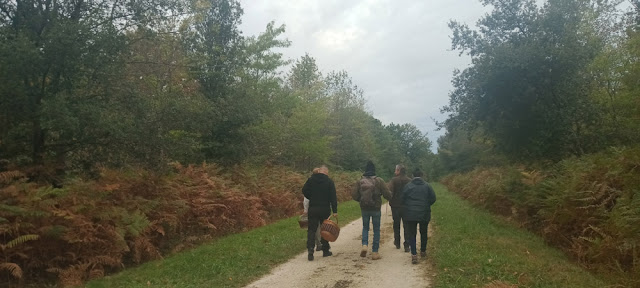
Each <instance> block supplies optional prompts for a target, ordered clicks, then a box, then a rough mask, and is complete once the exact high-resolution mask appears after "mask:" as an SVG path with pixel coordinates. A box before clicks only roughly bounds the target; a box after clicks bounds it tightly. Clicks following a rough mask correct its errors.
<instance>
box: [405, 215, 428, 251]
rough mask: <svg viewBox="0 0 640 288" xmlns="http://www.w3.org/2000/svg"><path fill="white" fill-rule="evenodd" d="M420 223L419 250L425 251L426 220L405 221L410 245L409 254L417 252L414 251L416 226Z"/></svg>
mask: <svg viewBox="0 0 640 288" xmlns="http://www.w3.org/2000/svg"><path fill="white" fill-rule="evenodd" d="M418 224H420V252H425V251H427V239H428V238H427V227H428V226H429V222H427V221H407V226H406V228H407V230H409V245H410V246H411V255H416V254H418V253H417V251H416V235H417V232H418V231H417V227H418Z"/></svg>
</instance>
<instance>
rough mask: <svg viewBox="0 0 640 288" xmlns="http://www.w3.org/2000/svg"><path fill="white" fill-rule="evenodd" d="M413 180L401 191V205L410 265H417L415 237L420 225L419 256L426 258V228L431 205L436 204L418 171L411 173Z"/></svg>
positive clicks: (430, 188) (433, 195) (431, 192)
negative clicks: (409, 252) (403, 211)
mask: <svg viewBox="0 0 640 288" xmlns="http://www.w3.org/2000/svg"><path fill="white" fill-rule="evenodd" d="M413 177H414V178H413V180H411V182H409V184H407V185H406V186H405V187H404V189H403V190H402V204H403V206H404V210H405V213H404V217H405V220H406V221H407V225H406V228H407V230H408V231H409V237H410V238H409V244H410V246H411V263H413V264H417V263H418V257H417V251H416V250H417V249H416V235H417V227H418V225H420V255H421V256H422V257H426V256H427V240H428V237H427V227H428V226H429V221H430V220H431V205H433V203H435V202H436V193H435V192H434V191H433V188H432V187H431V185H429V183H427V182H426V181H424V180H423V179H422V177H423V173H422V171H421V170H420V169H416V170H415V171H414V172H413Z"/></svg>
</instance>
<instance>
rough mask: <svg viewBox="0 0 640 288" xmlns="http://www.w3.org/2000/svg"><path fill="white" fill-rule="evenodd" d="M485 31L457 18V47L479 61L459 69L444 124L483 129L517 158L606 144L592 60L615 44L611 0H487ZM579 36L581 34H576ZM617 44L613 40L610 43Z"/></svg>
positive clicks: (553, 155)
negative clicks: (541, 2) (541, 1)
mask: <svg viewBox="0 0 640 288" xmlns="http://www.w3.org/2000/svg"><path fill="white" fill-rule="evenodd" d="M486 4H491V5H493V6H494V10H493V12H492V13H491V14H488V15H487V16H485V17H484V18H482V19H481V20H480V21H479V22H478V28H479V30H477V31H475V30H471V29H470V28H469V27H468V26H467V25H465V24H460V23H458V22H455V21H453V22H451V23H450V27H451V29H452V30H453V39H452V43H453V48H454V49H459V50H461V51H462V52H465V51H468V54H469V55H470V56H471V58H472V61H473V65H472V66H471V67H469V68H467V69H465V70H464V71H461V72H460V71H457V72H456V73H455V75H454V80H453V84H454V90H453V92H452V93H451V95H450V104H449V105H448V106H447V107H445V108H444V109H443V110H444V111H446V112H450V113H452V114H451V116H450V117H449V119H448V120H447V121H446V122H445V123H444V126H446V127H447V128H448V129H449V131H450V132H454V131H457V130H459V129H462V130H466V131H474V130H476V129H479V131H481V132H482V133H483V134H484V135H486V136H487V137H489V138H490V139H492V140H493V141H494V143H493V145H492V146H493V147H492V148H495V150H496V151H497V152H499V153H504V154H506V155H507V156H509V157H510V158H511V159H514V160H517V161H531V162H533V161H536V160H539V159H550V160H555V161H557V160H560V159H562V158H563V157H566V156H569V155H581V154H583V153H585V152H593V151H598V150H600V149H602V148H603V147H606V146H603V144H602V143H601V142H599V141H596V140H597V139H601V137H600V135H601V133H602V131H601V128H602V125H601V124H600V123H601V121H602V118H603V117H604V113H603V111H601V109H599V106H598V105H597V103H596V102H594V101H593V99H592V91H591V89H590V87H592V85H595V80H596V79H594V78H593V77H590V71H589V67H590V65H591V64H592V63H593V62H594V61H596V59H597V57H598V55H600V53H602V52H603V51H604V47H606V46H607V45H608V44H609V43H610V39H609V37H610V36H609V34H610V31H611V30H612V29H613V27H614V25H615V23H614V22H612V21H611V20H610V19H612V18H613V16H612V15H613V14H612V13H615V10H614V8H613V7H614V5H613V4H611V3H609V2H608V1H587V0H571V1H558V0H550V1H547V2H545V4H544V5H543V6H542V7H537V6H536V2H535V1H530V0H522V1H508V2H504V1H486ZM577 35H580V36H577ZM611 45H614V44H611Z"/></svg>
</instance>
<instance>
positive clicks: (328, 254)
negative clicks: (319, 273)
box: [322, 250, 333, 257]
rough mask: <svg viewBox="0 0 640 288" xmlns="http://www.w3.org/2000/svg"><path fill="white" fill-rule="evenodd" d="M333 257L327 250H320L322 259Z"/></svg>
mask: <svg viewBox="0 0 640 288" xmlns="http://www.w3.org/2000/svg"><path fill="white" fill-rule="evenodd" d="M331 255H333V253H331V251H329V250H322V257H329V256H331Z"/></svg>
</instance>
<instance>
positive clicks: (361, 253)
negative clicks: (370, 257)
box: [360, 245, 369, 257]
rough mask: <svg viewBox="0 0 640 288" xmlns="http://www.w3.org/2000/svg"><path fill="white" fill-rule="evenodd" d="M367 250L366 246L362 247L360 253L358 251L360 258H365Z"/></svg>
mask: <svg viewBox="0 0 640 288" xmlns="http://www.w3.org/2000/svg"><path fill="white" fill-rule="evenodd" d="M367 250H369V247H367V245H362V251H360V257H367Z"/></svg>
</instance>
